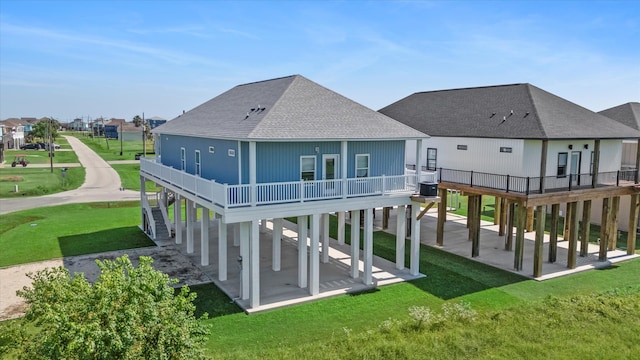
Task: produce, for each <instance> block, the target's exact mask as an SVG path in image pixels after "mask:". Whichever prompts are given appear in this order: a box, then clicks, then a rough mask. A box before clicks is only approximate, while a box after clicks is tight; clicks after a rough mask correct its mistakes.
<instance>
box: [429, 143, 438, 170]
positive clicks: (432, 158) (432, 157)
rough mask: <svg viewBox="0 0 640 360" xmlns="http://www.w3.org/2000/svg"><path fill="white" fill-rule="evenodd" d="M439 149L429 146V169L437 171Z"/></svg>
mask: <svg viewBox="0 0 640 360" xmlns="http://www.w3.org/2000/svg"><path fill="white" fill-rule="evenodd" d="M437 159H438V149H435V148H427V170H431V171H436V166H437V165H438V162H437Z"/></svg>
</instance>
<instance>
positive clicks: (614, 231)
mask: <svg viewBox="0 0 640 360" xmlns="http://www.w3.org/2000/svg"><path fill="white" fill-rule="evenodd" d="M618 213H620V196H614V197H613V202H612V204H611V220H610V221H609V225H610V226H611V228H610V229H609V241H608V242H607V245H608V247H607V249H608V250H615V249H616V246H617V244H618Z"/></svg>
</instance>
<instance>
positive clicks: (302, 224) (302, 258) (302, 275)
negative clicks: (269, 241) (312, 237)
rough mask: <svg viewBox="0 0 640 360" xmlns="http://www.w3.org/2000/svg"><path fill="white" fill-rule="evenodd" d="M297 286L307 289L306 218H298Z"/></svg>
mask: <svg viewBox="0 0 640 360" xmlns="http://www.w3.org/2000/svg"><path fill="white" fill-rule="evenodd" d="M298 286H299V287H301V288H305V287H307V216H298Z"/></svg>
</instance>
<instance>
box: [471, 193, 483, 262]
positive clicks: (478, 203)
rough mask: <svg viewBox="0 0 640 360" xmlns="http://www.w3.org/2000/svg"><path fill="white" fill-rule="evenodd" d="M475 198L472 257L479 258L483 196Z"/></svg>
mask: <svg viewBox="0 0 640 360" xmlns="http://www.w3.org/2000/svg"><path fill="white" fill-rule="evenodd" d="M475 198H476V200H475V201H474V205H475V209H474V211H473V225H472V231H473V233H472V234H471V257H478V256H479V255H480V220H481V216H480V215H481V213H482V195H476V196H475Z"/></svg>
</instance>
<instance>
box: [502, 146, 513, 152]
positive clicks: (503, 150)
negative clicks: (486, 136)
mask: <svg viewBox="0 0 640 360" xmlns="http://www.w3.org/2000/svg"><path fill="white" fill-rule="evenodd" d="M512 151H513V149H512V148H510V147H506V146H501V147H500V152H501V153H511V152H512Z"/></svg>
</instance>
